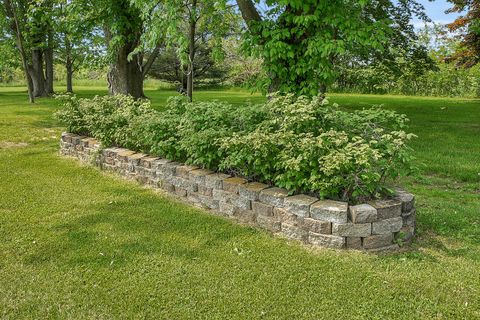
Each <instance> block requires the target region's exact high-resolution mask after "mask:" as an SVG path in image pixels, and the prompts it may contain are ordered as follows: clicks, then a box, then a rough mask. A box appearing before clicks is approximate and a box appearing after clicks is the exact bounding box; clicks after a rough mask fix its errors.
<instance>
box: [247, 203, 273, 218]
mask: <svg viewBox="0 0 480 320" xmlns="http://www.w3.org/2000/svg"><path fill="white" fill-rule="evenodd" d="M252 210H253V211H254V212H255V213H256V214H257V215H259V216H266V217H271V216H273V206H270V205H268V204H265V203H263V202H259V201H253V202H252Z"/></svg>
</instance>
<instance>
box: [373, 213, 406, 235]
mask: <svg viewBox="0 0 480 320" xmlns="http://www.w3.org/2000/svg"><path fill="white" fill-rule="evenodd" d="M402 227H403V219H402V217H396V218H390V219H385V220H381V221H377V222H374V223H372V234H388V233H393V232H398V231H400V229H401V228H402Z"/></svg>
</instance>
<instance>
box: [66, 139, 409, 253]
mask: <svg viewBox="0 0 480 320" xmlns="http://www.w3.org/2000/svg"><path fill="white" fill-rule="evenodd" d="M60 153H61V154H62V155H66V156H72V157H75V158H78V159H80V160H81V161H83V162H86V163H89V164H94V165H96V166H98V167H99V168H101V169H102V170H106V171H112V172H115V173H117V174H119V175H121V176H123V177H126V178H127V179H132V180H136V181H138V182H139V183H141V184H143V185H148V186H151V187H153V188H158V189H163V190H164V191H166V192H168V193H171V194H175V195H176V196H178V197H180V198H183V199H185V200H186V201H188V202H189V203H192V204H193V205H195V206H198V207H201V208H205V209H211V210H212V212H214V213H216V214H220V215H223V216H226V217H229V218H232V219H235V220H237V221H239V222H242V223H246V224H249V225H253V226H258V227H261V228H264V229H266V230H269V231H270V232H272V233H274V234H279V235H281V236H284V237H286V238H289V239H295V240H298V241H301V242H303V243H307V244H312V245H315V246H320V247H328V248H336V249H344V248H346V249H356V250H367V251H383V250H392V249H397V248H398V247H399V244H401V243H402V242H409V241H411V239H412V237H413V236H414V233H415V217H416V212H415V207H414V202H415V198H414V196H413V195H412V194H409V193H407V192H405V191H402V190H398V191H397V193H396V196H395V197H394V198H393V199H388V200H375V201H370V202H369V203H365V204H358V205H349V204H348V203H346V202H340V201H334V200H320V199H318V198H316V197H312V196H309V195H304V194H299V195H289V194H288V192H287V190H285V189H281V188H277V187H271V186H268V185H266V184H263V183H259V182H248V181H247V180H245V179H243V178H240V177H232V176H230V175H227V174H223V173H216V172H213V171H210V170H206V169H202V168H198V167H196V166H190V165H185V164H182V163H178V162H173V161H170V160H166V159H160V158H157V157H152V156H149V155H146V154H142V153H137V152H134V151H131V150H127V149H123V148H115V147H113V148H106V149H102V148H101V147H100V144H99V143H98V142H97V141H96V140H94V139H92V138H88V137H82V136H78V135H74V134H69V133H64V134H62V138H61V149H60Z"/></svg>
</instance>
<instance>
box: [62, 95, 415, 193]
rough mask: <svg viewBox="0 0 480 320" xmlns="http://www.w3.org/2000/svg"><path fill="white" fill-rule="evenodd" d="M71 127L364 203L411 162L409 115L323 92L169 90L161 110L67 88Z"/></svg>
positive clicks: (65, 113)
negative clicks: (237, 95) (261, 99)
mask: <svg viewBox="0 0 480 320" xmlns="http://www.w3.org/2000/svg"><path fill="white" fill-rule="evenodd" d="M62 98H63V99H64V108H63V109H62V110H61V111H59V112H58V113H57V117H58V118H59V119H60V120H62V121H63V122H64V123H65V124H66V125H67V130H69V131H71V132H73V133H79V134H86V135H91V136H94V137H95V138H97V139H99V140H100V141H101V142H102V144H103V145H105V146H110V145H119V146H123V147H126V148H130V149H134V150H138V151H142V152H147V153H151V154H154V155H157V156H161V157H165V158H169V159H172V160H176V161H182V162H186V163H189V164H195V165H198V166H201V167H206V168H209V169H213V170H222V171H225V172H229V173H235V174H238V175H242V176H245V177H247V178H248V179H251V180H257V181H262V182H266V183H270V184H274V185H277V186H279V187H283V188H286V189H288V190H289V191H290V192H292V193H296V192H306V193H313V194H318V195H319V196H321V197H328V198H334V199H342V200H346V201H359V200H365V199H367V198H372V197H380V196H383V195H385V193H386V192H388V189H387V187H386V185H387V179H394V178H396V177H398V176H399V175H401V174H408V173H410V172H411V171H412V170H413V169H414V168H413V167H412V166H411V164H410V163H411V160H412V157H411V156H410V154H409V151H410V149H409V148H408V147H407V145H406V144H407V142H408V141H409V140H410V139H411V138H412V137H413V136H414V135H412V134H407V133H406V132H405V131H404V130H405V129H406V128H407V126H406V123H407V122H408V119H406V117H405V116H404V115H399V114H397V113H395V112H393V111H389V110H384V109H382V108H381V107H374V108H371V109H364V110H359V111H353V112H348V111H344V110H341V109H340V108H339V107H338V106H337V105H330V104H329V103H328V101H327V100H325V99H323V100H322V99H320V98H307V97H295V96H293V95H284V96H281V95H272V96H271V97H269V99H268V101H267V102H266V103H264V104H259V105H244V106H232V105H231V104H228V103H225V102H219V101H212V102H198V103H189V102H187V101H186V100H185V99H184V98H182V97H174V98H170V99H169V100H168V102H167V105H166V106H165V108H164V109H163V110H162V111H155V110H154V109H152V108H151V107H150V104H149V102H148V101H138V100H134V99H132V98H130V97H126V96H113V97H95V98H93V99H77V98H75V97H74V96H64V97H62Z"/></svg>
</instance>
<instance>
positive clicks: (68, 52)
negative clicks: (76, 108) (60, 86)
mask: <svg viewBox="0 0 480 320" xmlns="http://www.w3.org/2000/svg"><path fill="white" fill-rule="evenodd" d="M65 53H66V59H65V69H66V71H67V92H70V93H73V61H72V44H71V43H70V40H69V39H68V36H67V35H65Z"/></svg>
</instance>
